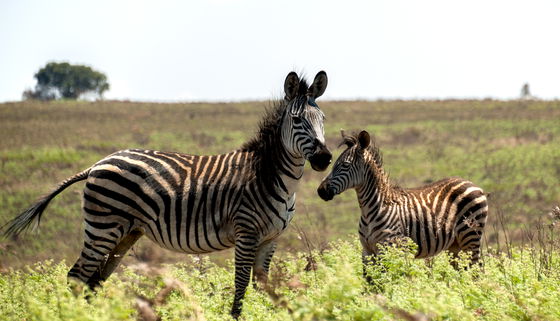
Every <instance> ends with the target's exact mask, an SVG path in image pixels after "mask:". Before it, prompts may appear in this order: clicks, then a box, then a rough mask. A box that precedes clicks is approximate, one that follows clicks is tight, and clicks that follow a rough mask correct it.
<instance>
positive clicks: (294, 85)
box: [284, 71, 299, 100]
mask: <svg viewBox="0 0 560 321" xmlns="http://www.w3.org/2000/svg"><path fill="white" fill-rule="evenodd" d="M298 89H299V78H298V75H297V74H296V73H295V72H294V71H292V72H290V73H289V74H288V75H287V76H286V80H285V81H284V92H285V93H286V97H285V99H286V100H292V99H294V98H296V96H297V93H298Z"/></svg>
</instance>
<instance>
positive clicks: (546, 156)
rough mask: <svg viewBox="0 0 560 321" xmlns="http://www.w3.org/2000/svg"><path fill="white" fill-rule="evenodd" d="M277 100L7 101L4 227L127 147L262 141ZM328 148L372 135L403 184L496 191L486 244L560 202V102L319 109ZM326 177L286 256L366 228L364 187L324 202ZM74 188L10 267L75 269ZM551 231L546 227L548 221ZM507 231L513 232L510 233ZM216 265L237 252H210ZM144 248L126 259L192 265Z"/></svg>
mask: <svg viewBox="0 0 560 321" xmlns="http://www.w3.org/2000/svg"><path fill="white" fill-rule="evenodd" d="M268 104H269V103H268V102H246V103H188V104H154V103H134V102H113V101H103V102H71V101H62V102H50V103H41V102H18V103H4V104H0V137H1V139H0V204H2V210H1V211H0V224H3V223H5V222H6V221H8V220H9V219H10V218H12V217H13V216H14V215H16V214H18V212H19V211H21V210H23V209H24V208H26V207H27V206H29V205H30V204H31V203H32V202H33V201H34V200H35V199H36V198H37V197H39V196H40V195H42V194H43V193H46V192H47V191H49V190H50V189H51V188H53V187H54V186H55V185H56V184H57V183H58V182H59V181H61V180H63V179H64V178H66V177H68V176H70V175H72V174H74V173H75V172H78V171H79V170H82V169H84V168H86V167H88V166H90V165H91V164H93V163H94V162H96V161H97V160H99V159H100V158H102V157H104V156H106V155H108V154H110V153H112V152H114V151H117V150H119V149H125V148H146V149H159V150H166V151H180V152H184V153H190V154H216V153H223V152H228V151H230V150H233V149H236V148H237V147H239V146H240V145H241V144H242V143H243V142H244V141H246V140H248V139H249V138H250V137H252V135H253V134H254V132H255V130H256V128H257V124H258V121H259V119H260V117H261V115H262V113H263V110H264V108H265V107H266V106H267V105H268ZM319 104H320V106H321V108H322V109H323V110H324V112H325V114H326V117H327V118H326V120H325V128H326V133H325V134H326V137H327V143H328V146H329V148H330V149H331V150H332V151H333V153H334V155H335V157H336V156H337V155H338V154H339V153H340V148H337V146H338V143H339V138H340V135H339V131H340V129H341V128H344V129H345V130H347V131H351V130H361V129H367V130H368V131H369V132H370V133H372V134H373V135H374V136H375V137H376V139H377V142H378V145H379V146H380V148H381V150H382V152H383V155H384V163H385V169H386V171H387V172H389V173H390V176H391V177H392V180H393V181H394V182H396V183H398V184H400V185H401V186H403V187H414V186H419V185H422V184H424V183H426V182H430V181H433V180H436V179H439V178H442V177H446V176H461V177H464V178H467V179H470V180H472V181H474V182H475V183H477V184H479V185H480V186H482V187H483V188H484V190H485V191H486V192H488V193H490V214H489V219H490V224H489V225H488V231H487V237H486V246H500V244H504V242H510V241H514V242H517V243H530V242H534V241H535V233H536V231H537V226H541V227H542V224H546V223H547V222H548V220H549V218H548V217H547V215H546V214H547V213H548V212H549V211H550V209H551V208H552V206H553V205H557V204H558V203H560V183H559V182H560V126H559V124H560V123H559V120H560V102H559V101H495V100H444V101H374V102H371V101H334V102H321V101H319ZM324 175H325V173H317V172H313V171H312V170H311V168H308V169H307V171H306V173H305V180H304V181H303V183H302V184H301V187H300V191H299V193H298V202H297V212H296V216H295V218H294V220H293V223H292V224H291V226H290V228H289V230H288V231H287V233H285V234H284V235H283V236H282V237H281V239H280V244H279V247H278V252H277V253H278V256H279V257H282V255H284V254H285V253H289V252H296V251H310V250H313V249H318V250H321V249H324V248H325V247H327V244H328V242H329V241H333V240H337V239H348V238H349V237H351V236H355V235H356V233H357V225H358V218H359V215H360V213H359V210H358V205H357V202H356V196H355V195H354V192H352V191H348V192H346V193H345V194H343V195H341V196H340V197H338V198H336V199H335V200H334V201H333V202H331V203H325V202H323V201H322V200H321V199H319V197H317V195H316V188H317V186H318V184H319V182H320V180H321V179H322V177H323V176H324ZM82 188H83V184H75V185H74V186H72V187H71V188H70V189H68V190H66V191H65V192H64V193H63V194H61V195H60V196H58V197H57V198H56V199H55V200H54V201H53V202H52V203H51V205H50V207H49V208H48V209H47V211H46V213H45V215H44V219H43V222H41V223H42V224H41V227H40V232H39V233H28V234H27V235H23V236H20V237H19V238H15V239H9V240H0V257H1V258H2V259H1V260H0V268H3V269H6V268H8V267H16V268H17V267H21V266H23V265H25V264H29V263H33V262H36V261H40V260H44V259H54V260H55V261H58V260H61V259H65V260H66V262H67V263H68V264H70V263H71V262H73V261H74V260H75V258H76V256H77V255H78V254H79V249H80V247H81V244H82V228H81V214H80V193H81V189H82ZM538 224H541V225H538ZM504 233H505V234H504ZM210 257H211V259H212V260H214V261H215V262H218V264H221V263H223V262H224V258H231V257H232V253H231V252H229V251H225V252H222V253H217V254H212V255H210ZM184 258H185V257H184V256H183V255H181V254H175V253H171V252H168V251H165V250H162V249H160V248H158V247H156V246H153V245H152V244H151V243H150V242H149V241H148V240H144V241H143V242H139V244H138V245H137V246H135V248H134V250H133V251H132V252H131V255H130V257H129V258H127V261H126V262H135V261H138V260H140V261H148V262H152V263H159V262H168V263H170V262H176V261H181V260H184Z"/></svg>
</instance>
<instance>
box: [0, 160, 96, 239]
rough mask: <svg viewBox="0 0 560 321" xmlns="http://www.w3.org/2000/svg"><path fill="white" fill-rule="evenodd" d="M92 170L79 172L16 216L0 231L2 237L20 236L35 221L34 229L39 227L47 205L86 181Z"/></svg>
mask: <svg viewBox="0 0 560 321" xmlns="http://www.w3.org/2000/svg"><path fill="white" fill-rule="evenodd" d="M90 170H91V167H90V168H88V169H86V170H84V171H82V172H79V173H78V174H76V175H74V176H71V177H69V178H67V179H65V180H64V181H63V182H62V183H60V184H59V185H58V187H57V188H56V189H55V190H54V191H52V192H51V193H50V194H47V195H45V196H43V197H41V199H39V200H38V201H37V203H35V204H33V206H31V207H30V208H28V209H26V210H25V211H23V212H22V213H21V214H19V215H18V216H16V217H15V218H14V219H12V220H11V221H9V222H8V223H6V224H5V225H4V226H2V228H1V229H0V230H2V231H3V232H2V236H3V237H9V236H11V235H18V234H20V233H21V232H23V231H25V230H26V229H28V228H29V226H30V225H31V223H33V222H34V221H36V223H35V225H34V227H33V229H35V228H37V227H38V226H39V223H40V221H41V215H42V214H43V211H44V210H45V208H47V205H49V202H50V201H51V200H52V199H53V198H54V197H55V196H56V195H58V194H59V193H60V192H62V191H63V190H64V189H66V188H67V187H68V186H70V185H72V184H74V183H76V182H79V181H82V180H84V179H86V178H87V177H88V175H89V172H90Z"/></svg>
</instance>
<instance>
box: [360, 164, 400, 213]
mask: <svg viewBox="0 0 560 321" xmlns="http://www.w3.org/2000/svg"><path fill="white" fill-rule="evenodd" d="M364 172H365V177H364V181H363V182H364V183H363V184H361V185H358V186H356V195H357V196H358V202H359V204H360V208H361V210H362V215H363V216H371V215H376V214H377V213H378V212H379V211H380V210H381V209H382V208H383V207H384V206H386V205H388V204H391V203H392V202H394V201H396V200H397V198H398V195H399V193H398V192H397V190H398V189H400V188H399V187H397V186H392V185H391V183H390V181H389V176H387V174H386V173H385V171H384V170H383V168H382V167H381V166H378V165H377V164H376V163H375V161H374V159H373V158H371V159H367V160H366V165H365V169H364Z"/></svg>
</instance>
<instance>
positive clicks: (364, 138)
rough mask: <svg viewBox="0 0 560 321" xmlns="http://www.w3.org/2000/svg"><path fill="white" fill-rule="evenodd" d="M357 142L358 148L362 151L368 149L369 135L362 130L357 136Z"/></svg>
mask: <svg viewBox="0 0 560 321" xmlns="http://www.w3.org/2000/svg"><path fill="white" fill-rule="evenodd" d="M358 142H359V143H360V147H361V148H362V149H366V148H368V147H369V144H370V142H371V139H370V137H369V133H368V132H366V131H365V130H362V131H361V132H360V134H359V135H358Z"/></svg>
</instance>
